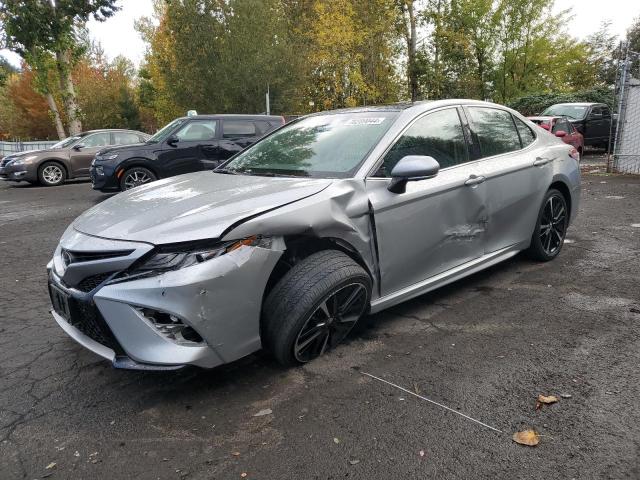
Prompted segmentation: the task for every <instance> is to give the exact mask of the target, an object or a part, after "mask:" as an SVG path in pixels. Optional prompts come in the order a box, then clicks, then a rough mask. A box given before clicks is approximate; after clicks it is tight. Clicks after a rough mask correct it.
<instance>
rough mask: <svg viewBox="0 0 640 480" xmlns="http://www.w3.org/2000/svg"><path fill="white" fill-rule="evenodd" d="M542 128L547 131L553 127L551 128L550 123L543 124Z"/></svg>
mask: <svg viewBox="0 0 640 480" xmlns="http://www.w3.org/2000/svg"><path fill="white" fill-rule="evenodd" d="M540 128H543V129H544V130H547V131H549V130H551V127H550V126H549V124H548V123H541V124H540Z"/></svg>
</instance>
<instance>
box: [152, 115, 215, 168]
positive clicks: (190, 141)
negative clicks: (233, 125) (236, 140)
mask: <svg viewBox="0 0 640 480" xmlns="http://www.w3.org/2000/svg"><path fill="white" fill-rule="evenodd" d="M217 128H218V121H217V120H210V119H194V120H190V121H188V122H187V123H186V124H185V125H183V126H182V128H181V129H180V130H178V131H177V132H176V133H175V134H174V135H172V136H171V137H170V139H169V140H168V141H167V142H165V144H164V145H163V147H162V151H161V152H159V153H158V162H159V164H160V165H159V167H160V168H158V169H157V170H158V172H160V173H161V176H162V177H172V176H174V175H181V174H183V173H189V172H197V171H199V170H203V169H204V165H203V160H204V153H203V152H204V150H205V149H206V148H214V147H215V146H216V145H217V142H218V140H217ZM172 138H175V139H176V140H177V142H172V143H169V142H170V141H171V139H172Z"/></svg>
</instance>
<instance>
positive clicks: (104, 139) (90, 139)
mask: <svg viewBox="0 0 640 480" xmlns="http://www.w3.org/2000/svg"><path fill="white" fill-rule="evenodd" d="M80 143H82V144H83V145H84V146H85V147H87V148H95V147H106V146H107V145H111V134H110V133H109V132H103V133H93V134H91V135H87V136H86V137H84V138H83V139H82V140H81V141H80Z"/></svg>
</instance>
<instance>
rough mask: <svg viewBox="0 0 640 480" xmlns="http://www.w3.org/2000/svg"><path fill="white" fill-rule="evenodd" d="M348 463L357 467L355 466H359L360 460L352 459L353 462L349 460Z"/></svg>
mask: <svg viewBox="0 0 640 480" xmlns="http://www.w3.org/2000/svg"><path fill="white" fill-rule="evenodd" d="M349 463H350V464H351V465H357V464H359V463H360V460H356V459H354V460H349Z"/></svg>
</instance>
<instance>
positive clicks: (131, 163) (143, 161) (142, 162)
mask: <svg viewBox="0 0 640 480" xmlns="http://www.w3.org/2000/svg"><path fill="white" fill-rule="evenodd" d="M134 167H142V168H146V169H147V170H149V171H150V172H151V173H153V174H154V175H155V176H156V178H158V179H159V178H160V176H159V175H158V171H157V170H156V168H155V167H154V166H152V165H151V161H150V160H149V159H148V158H144V157H134V158H130V159H127V160H125V161H124V162H122V163H121V164H120V165H118V166H117V167H116V170H115V173H116V178H117V179H118V181H120V176H119V175H121V174H122V173H124V172H126V171H127V170H129V169H130V168H134Z"/></svg>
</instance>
